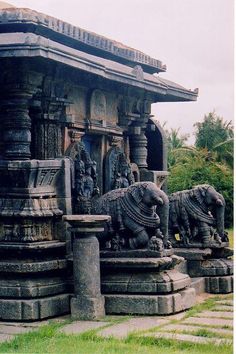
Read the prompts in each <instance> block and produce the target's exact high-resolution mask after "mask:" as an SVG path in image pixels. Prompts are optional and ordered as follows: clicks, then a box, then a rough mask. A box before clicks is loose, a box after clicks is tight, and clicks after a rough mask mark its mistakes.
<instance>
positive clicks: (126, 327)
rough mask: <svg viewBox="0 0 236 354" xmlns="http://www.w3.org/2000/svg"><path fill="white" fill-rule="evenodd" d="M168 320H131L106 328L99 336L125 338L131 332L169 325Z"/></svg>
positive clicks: (154, 318)
mask: <svg viewBox="0 0 236 354" xmlns="http://www.w3.org/2000/svg"><path fill="white" fill-rule="evenodd" d="M169 322H170V320H169V317H168V319H165V318H163V317H162V318H160V317H136V318H131V319H130V320H128V321H126V322H123V323H119V324H115V325H113V326H111V327H108V328H104V329H103V330H101V331H99V332H98V334H99V335H100V336H102V337H110V336H113V337H116V338H125V337H127V336H128V335H129V334H130V333H131V332H135V331H145V330H148V329H151V328H154V327H158V326H161V325H164V324H167V323H169Z"/></svg>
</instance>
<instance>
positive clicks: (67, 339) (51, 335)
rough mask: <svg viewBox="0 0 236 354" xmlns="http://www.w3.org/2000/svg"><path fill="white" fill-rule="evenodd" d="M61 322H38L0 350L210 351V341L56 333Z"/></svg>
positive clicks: (79, 353) (218, 353)
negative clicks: (33, 329)
mask: <svg viewBox="0 0 236 354" xmlns="http://www.w3.org/2000/svg"><path fill="white" fill-rule="evenodd" d="M60 326H61V325H59V324H51V325H47V326H42V327H41V328H40V329H39V330H38V331H36V332H31V333H26V334H22V335H18V336H17V337H16V338H15V339H14V340H13V341H11V342H5V343H2V344H1V345H0V353H21V354H23V353H24V354H26V353H34V354H36V353H44V354H46V353H58V354H60V353H63V354H98V353H99V354H100V353H102V354H121V353H125V354H139V353H140V354H141V353H142V354H154V353H155V354H157V353H160V354H178V353H189V354H200V353H205V354H208V353H209V354H210V353H212V349H213V348H212V344H192V343H188V342H178V341H175V340H167V339H155V338H149V337H138V338H137V336H132V335H130V336H129V337H128V338H127V339H126V340H118V339H113V338H110V339H104V338H101V337H98V336H97V335H96V332H95V331H89V332H87V333H84V334H81V335H65V334H62V333H58V329H59V328H60ZM222 352H224V353H225V354H230V353H232V347H231V346H230V345H226V344H224V345H219V346H214V354H222Z"/></svg>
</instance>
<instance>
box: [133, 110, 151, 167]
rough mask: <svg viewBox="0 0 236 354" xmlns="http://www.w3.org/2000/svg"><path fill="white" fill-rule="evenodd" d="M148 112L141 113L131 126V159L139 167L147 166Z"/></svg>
mask: <svg viewBox="0 0 236 354" xmlns="http://www.w3.org/2000/svg"><path fill="white" fill-rule="evenodd" d="M147 121H148V115H147V114H141V115H140V116H139V117H138V118H136V120H135V121H134V122H133V124H132V125H131V126H130V127H129V144H130V160H131V162H134V163H136V164H137V165H138V167H139V168H147V138H146V135H145V129H146V123H147Z"/></svg>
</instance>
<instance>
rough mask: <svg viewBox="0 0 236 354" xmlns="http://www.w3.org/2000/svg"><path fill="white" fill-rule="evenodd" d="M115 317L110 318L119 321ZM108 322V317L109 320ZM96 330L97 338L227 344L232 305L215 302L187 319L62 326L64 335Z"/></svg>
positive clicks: (147, 318)
mask: <svg viewBox="0 0 236 354" xmlns="http://www.w3.org/2000/svg"><path fill="white" fill-rule="evenodd" d="M118 318H119V317H118V316H114V317H113V321H114V320H118ZM108 319H109V317H108ZM85 328H86V330H93V329H94V330H96V334H97V335H98V336H102V337H105V338H109V337H115V338H118V339H124V338H126V337H127V336H128V335H130V334H132V335H135V336H138V337H141V336H145V337H152V338H167V339H175V340H178V341H185V342H192V343H209V342H210V343H214V344H223V343H227V344H230V343H232V341H233V302H232V300H217V301H216V302H215V305H214V307H213V308H211V310H207V311H206V310H204V311H201V312H200V313H196V314H194V315H193V316H191V317H187V316H186V313H185V312H182V313H179V314H176V315H171V316H145V317H144V316H143V317H130V318H123V319H122V317H121V319H120V322H119V323H111V322H110V323H109V320H108V321H107V322H99V321H98V322H89V321H85V322H82V321H75V322H73V323H72V324H68V325H66V326H64V327H62V329H61V331H62V332H64V333H73V334H80V333H82V332H84V329H85Z"/></svg>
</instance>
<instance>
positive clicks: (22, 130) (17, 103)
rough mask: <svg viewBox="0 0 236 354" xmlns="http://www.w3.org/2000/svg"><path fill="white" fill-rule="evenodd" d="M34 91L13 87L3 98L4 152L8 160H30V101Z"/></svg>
mask: <svg viewBox="0 0 236 354" xmlns="http://www.w3.org/2000/svg"><path fill="white" fill-rule="evenodd" d="M32 94H33V91H30V90H29V91H26V90H25V91H23V92H17V91H14V90H13V89H12V91H9V92H7V93H6V96H5V98H4V99H3V100H2V102H1V104H2V111H3V112H2V124H3V154H4V158H5V159H8V160H28V159H30V157H31V152H30V143H31V119H30V117H29V109H28V101H29V99H30V98H31V96H32Z"/></svg>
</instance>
